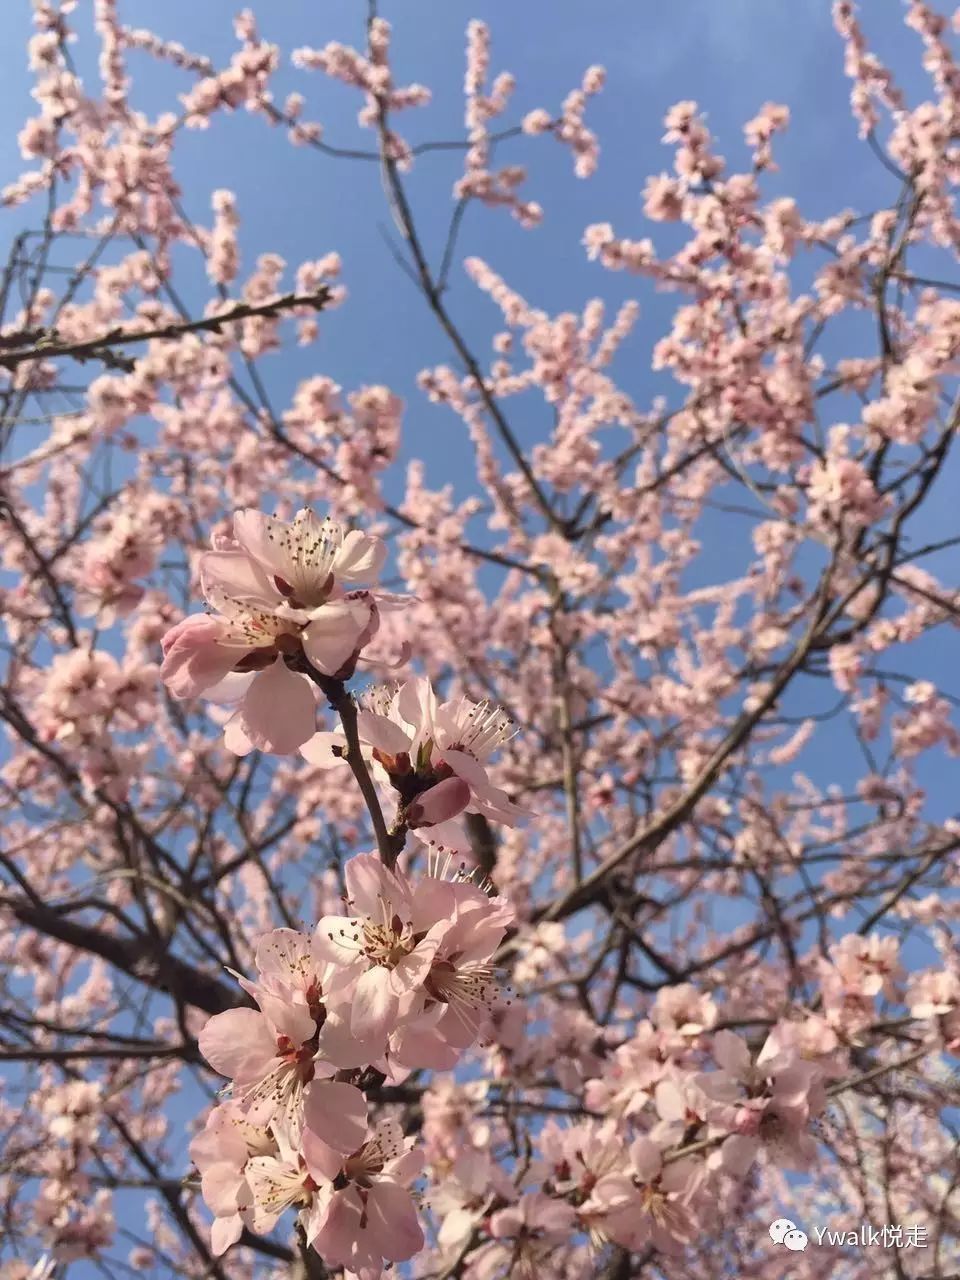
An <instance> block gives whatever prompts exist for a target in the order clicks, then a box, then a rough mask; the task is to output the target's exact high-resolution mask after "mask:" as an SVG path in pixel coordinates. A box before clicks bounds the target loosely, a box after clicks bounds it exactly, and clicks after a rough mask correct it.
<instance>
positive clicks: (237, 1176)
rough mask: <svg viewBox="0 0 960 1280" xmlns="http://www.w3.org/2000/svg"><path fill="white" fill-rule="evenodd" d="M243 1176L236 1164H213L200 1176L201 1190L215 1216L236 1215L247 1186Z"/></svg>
mask: <svg viewBox="0 0 960 1280" xmlns="http://www.w3.org/2000/svg"><path fill="white" fill-rule="evenodd" d="M246 1185H247V1184H246V1181H245V1180H244V1177H243V1174H242V1173H240V1172H238V1170H237V1166H236V1165H234V1164H227V1163H226V1162H224V1163H221V1164H212V1165H211V1166H210V1168H209V1169H204V1171H203V1173H202V1174H201V1175H200V1190H201V1191H202V1192H203V1198H204V1200H205V1201H206V1203H207V1206H208V1208H210V1209H212V1210H213V1212H214V1213H215V1214H218V1215H221V1214H225V1213H236V1211H237V1208H238V1206H239V1201H240V1193H241V1192H242V1191H243V1189H244V1187H245V1186H246Z"/></svg>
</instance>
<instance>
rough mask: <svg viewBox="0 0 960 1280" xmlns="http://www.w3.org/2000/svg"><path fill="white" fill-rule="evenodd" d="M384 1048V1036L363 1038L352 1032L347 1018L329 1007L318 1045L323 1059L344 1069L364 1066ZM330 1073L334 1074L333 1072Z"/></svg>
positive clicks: (318, 1050) (318, 1051)
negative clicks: (333, 1011) (331, 1010)
mask: <svg viewBox="0 0 960 1280" xmlns="http://www.w3.org/2000/svg"><path fill="white" fill-rule="evenodd" d="M382 1050H383V1037H382V1036H381V1037H379V1039H374V1038H372V1037H371V1038H369V1039H363V1040H361V1039H360V1038H359V1037H357V1036H355V1035H353V1034H352V1032H351V1030H350V1024H349V1021H348V1019H347V1018H345V1017H342V1016H341V1015H340V1014H339V1013H332V1012H330V1010H329V1009H328V1011H327V1019H326V1021H325V1022H324V1024H323V1026H322V1027H321V1028H320V1038H319V1043H318V1045H317V1053H318V1054H319V1057H320V1058H321V1059H325V1060H326V1061H327V1062H330V1063H332V1064H333V1066H334V1067H338V1068H342V1069H345V1068H348V1067H362V1066H365V1065H366V1064H367V1063H368V1062H371V1061H372V1060H373V1059H374V1058H376V1057H378V1056H379V1055H380V1053H381V1052H382ZM329 1074H331V1075H332V1074H333V1072H332V1071H331V1072H329Z"/></svg>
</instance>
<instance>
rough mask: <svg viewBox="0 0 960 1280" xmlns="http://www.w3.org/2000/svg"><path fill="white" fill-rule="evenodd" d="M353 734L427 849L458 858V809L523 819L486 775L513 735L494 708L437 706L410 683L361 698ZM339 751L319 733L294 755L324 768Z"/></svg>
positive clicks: (338, 744)
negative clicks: (492, 759)
mask: <svg viewBox="0 0 960 1280" xmlns="http://www.w3.org/2000/svg"><path fill="white" fill-rule="evenodd" d="M357 727H358V731H359V734H360V740H361V742H362V743H364V744H365V745H366V746H367V747H368V748H369V750H370V754H371V756H372V758H373V760H374V761H375V762H376V764H377V765H378V766H379V767H380V768H381V769H382V770H383V772H384V774H386V776H387V778H388V779H389V781H390V783H391V784H392V786H393V787H394V789H395V790H397V791H398V792H399V794H400V797H401V801H400V813H401V815H402V816H403V817H404V819H405V821H406V823H407V825H408V826H409V827H412V828H416V829H418V830H419V829H422V830H424V839H426V840H427V841H428V843H430V844H435V845H439V846H441V847H444V846H445V847H447V848H450V849H453V850H456V851H461V850H463V851H466V850H467V849H468V848H469V843H468V841H467V839H466V835H465V833H464V831H463V828H462V827H461V825H460V824H459V823H457V822H455V821H453V819H455V817H456V815H457V814H458V813H460V812H462V811H463V810H464V809H466V810H467V811H468V812H471V813H482V814H483V815H484V816H485V817H488V818H490V819H492V820H493V821H496V822H503V823H506V824H508V825H510V826H512V825H514V824H515V823H516V822H517V821H518V820H519V819H520V818H521V817H522V816H523V814H524V810H522V809H520V808H519V807H518V806H517V805H515V804H514V803H513V802H512V801H511V800H510V799H509V797H508V796H507V795H506V793H505V792H504V791H502V790H501V789H500V788H498V787H495V786H494V785H493V784H492V783H491V782H490V780H489V776H488V774H487V768H486V761H487V760H488V759H489V757H490V756H491V755H492V754H493V753H494V752H495V751H496V750H497V749H498V748H499V747H501V746H502V745H503V744H504V743H506V742H507V741H509V740H510V738H512V737H513V733H514V731H513V727H512V725H511V722H510V720H509V718H508V717H507V716H506V715H505V714H504V712H502V711H501V710H500V709H499V708H496V707H491V706H489V704H487V703H475V702H471V701H469V699H467V698H460V699H457V700H452V701H449V702H443V703H438V701H437V698H436V695H435V694H434V692H433V689H432V688H431V686H430V682H429V681H428V680H426V679H423V678H419V677H418V678H415V679H413V680H408V681H407V682H406V683H405V684H403V685H400V686H398V687H397V688H396V689H395V690H389V689H377V690H374V691H373V692H372V693H370V694H367V695H366V696H365V697H364V698H363V700H362V703H361V710H360V713H359V716H358V720H357ZM342 746H343V738H342V736H341V735H339V734H322V733H321V734H317V735H316V737H315V738H313V739H311V740H310V741H309V742H307V743H305V744H304V745H303V747H302V748H301V754H302V755H304V756H305V757H306V759H307V760H309V761H310V762H311V763H312V764H319V765H331V764H333V763H335V762H336V761H337V759H338V758H339V757H338V753H339V752H340V751H341V750H342Z"/></svg>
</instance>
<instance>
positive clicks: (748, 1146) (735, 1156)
mask: <svg viewBox="0 0 960 1280" xmlns="http://www.w3.org/2000/svg"><path fill="white" fill-rule="evenodd" d="M759 1147H760V1140H759V1139H758V1138H748V1137H746V1136H745V1135H743V1134H739V1133H734V1134H731V1135H730V1137H729V1138H727V1139H726V1140H725V1141H724V1144H723V1146H722V1147H721V1148H720V1154H721V1159H722V1162H723V1167H724V1169H726V1170H728V1171H729V1172H730V1173H732V1174H733V1175H734V1177H736V1178H742V1177H744V1176H745V1175H746V1172H747V1170H748V1169H749V1168H750V1166H751V1165H752V1164H753V1162H754V1159H755V1158H756V1155H757V1151H758V1149H759Z"/></svg>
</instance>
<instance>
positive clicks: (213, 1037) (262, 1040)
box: [197, 1009, 277, 1084]
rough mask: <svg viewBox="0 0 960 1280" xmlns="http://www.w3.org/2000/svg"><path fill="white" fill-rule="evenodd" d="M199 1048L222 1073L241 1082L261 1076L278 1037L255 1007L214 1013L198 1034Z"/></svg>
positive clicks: (212, 1065)
mask: <svg viewBox="0 0 960 1280" xmlns="http://www.w3.org/2000/svg"><path fill="white" fill-rule="evenodd" d="M197 1043H198V1044H199V1046H200V1052H201V1053H202V1054H203V1056H204V1057H205V1058H206V1060H207V1061H208V1062H209V1063H210V1065H211V1067H213V1069H214V1071H219V1073H220V1074H221V1075H222V1076H231V1077H232V1078H233V1079H234V1080H237V1081H238V1082H239V1083H240V1084H246V1083H249V1082H251V1081H254V1080H260V1079H261V1078H262V1077H263V1076H264V1075H266V1073H267V1071H268V1070H269V1069H270V1067H271V1064H272V1063H273V1060H274V1059H275V1058H276V1054H277V1041H276V1037H275V1036H274V1035H273V1033H272V1032H271V1031H270V1028H269V1026H268V1025H267V1020H266V1018H265V1017H264V1016H263V1014H262V1013H259V1012H258V1011H257V1010H256V1009H228V1010H227V1012H226V1013H218V1014H215V1015H214V1016H213V1017H212V1018H211V1019H210V1021H209V1022H208V1023H207V1025H206V1026H205V1027H204V1028H203V1030H202V1031H201V1032H200V1035H199V1036H198V1038H197Z"/></svg>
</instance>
